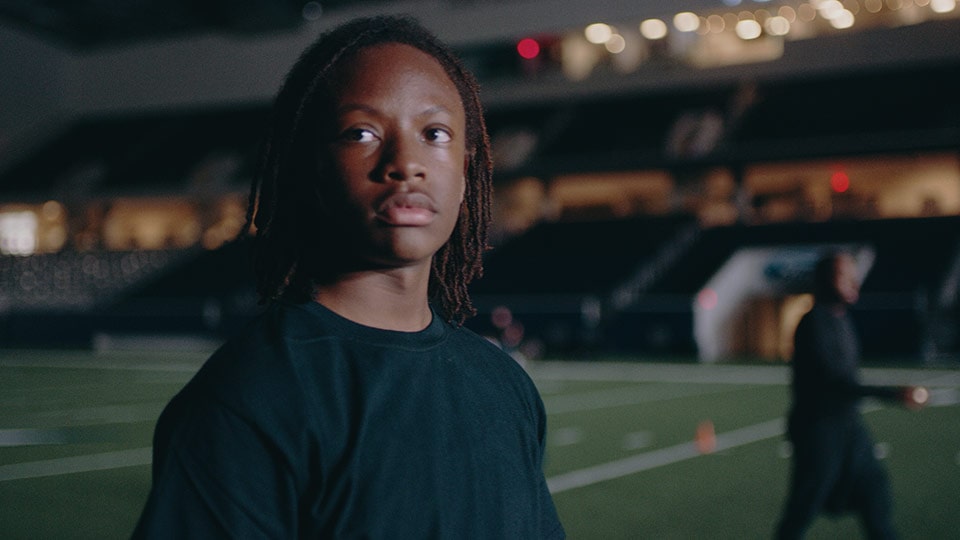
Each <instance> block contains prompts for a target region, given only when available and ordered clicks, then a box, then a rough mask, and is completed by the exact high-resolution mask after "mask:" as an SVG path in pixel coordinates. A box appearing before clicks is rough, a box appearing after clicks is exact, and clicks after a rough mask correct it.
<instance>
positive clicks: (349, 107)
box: [337, 103, 453, 117]
mask: <svg viewBox="0 0 960 540" xmlns="http://www.w3.org/2000/svg"><path fill="white" fill-rule="evenodd" d="M353 111H361V112H366V113H370V114H373V115H379V114H380V110H379V109H376V108H374V107H371V106H369V105H365V104H363V103H344V104H342V105H340V106H339V107H337V114H346V113H349V112H353ZM437 113H446V114H453V111H451V110H450V109H449V108H447V107H445V106H443V105H433V106H431V107H427V108H426V109H424V110H423V111H420V112H419V113H417V114H416V116H417V117H422V116H431V115H433V114H437Z"/></svg>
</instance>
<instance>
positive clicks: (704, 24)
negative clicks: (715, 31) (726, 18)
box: [697, 17, 723, 36]
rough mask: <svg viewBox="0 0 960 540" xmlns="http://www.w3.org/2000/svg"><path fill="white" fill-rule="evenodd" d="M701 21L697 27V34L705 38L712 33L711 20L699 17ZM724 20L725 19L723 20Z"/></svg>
mask: <svg viewBox="0 0 960 540" xmlns="http://www.w3.org/2000/svg"><path fill="white" fill-rule="evenodd" d="M698 18H699V19H700V22H699V24H698V25H697V33H698V34H700V35H701V36H705V35H707V34H709V33H710V20H709V19H707V18H706V17H698ZM721 20H723V19H721Z"/></svg>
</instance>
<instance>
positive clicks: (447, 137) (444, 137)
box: [424, 128, 453, 143]
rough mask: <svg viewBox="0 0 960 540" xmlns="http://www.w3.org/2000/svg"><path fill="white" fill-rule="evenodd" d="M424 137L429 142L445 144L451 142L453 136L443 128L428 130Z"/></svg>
mask: <svg viewBox="0 0 960 540" xmlns="http://www.w3.org/2000/svg"><path fill="white" fill-rule="evenodd" d="M424 137H425V138H426V139H427V140H428V141H430V142H438V143H446V142H450V141H452V140H453V135H451V134H450V132H449V131H447V130H445V129H443V128H430V129H428V130H427V131H426V132H425V133H424Z"/></svg>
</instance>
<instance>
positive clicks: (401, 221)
mask: <svg viewBox="0 0 960 540" xmlns="http://www.w3.org/2000/svg"><path fill="white" fill-rule="evenodd" d="M436 215H437V209H436V207H435V206H434V204H433V200H431V199H430V197H428V196H427V195H424V194H423V193H417V192H409V193H394V194H393V195H390V196H388V197H387V198H386V199H385V200H384V201H383V202H382V203H381V204H380V206H379V207H378V208H377V213H376V218H377V220H378V221H380V222H381V223H383V224H385V225H389V226H393V227H422V226H424V225H429V224H430V223H432V222H433V219H434V218H435V217H436Z"/></svg>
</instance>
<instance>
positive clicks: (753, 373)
mask: <svg viewBox="0 0 960 540" xmlns="http://www.w3.org/2000/svg"><path fill="white" fill-rule="evenodd" d="M529 368H530V374H531V375H532V376H533V378H534V380H544V381H551V382H554V381H564V380H571V381H620V382H678V383H710V384H773V385H781V384H782V385H788V384H790V366H789V365H788V364H771V365H752V366H743V365H735V364H704V363H691V364H668V363H660V362H632V363H623V362H602V361H597V362H575V361H538V362H536V363H532V364H530V366H529ZM860 374H861V377H862V379H863V382H864V384H880V385H902V384H913V385H917V384H922V385H925V386H930V387H956V386H960V372H958V371H957V370H956V369H936V368H934V369H931V368H877V367H864V368H861V369H860Z"/></svg>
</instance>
